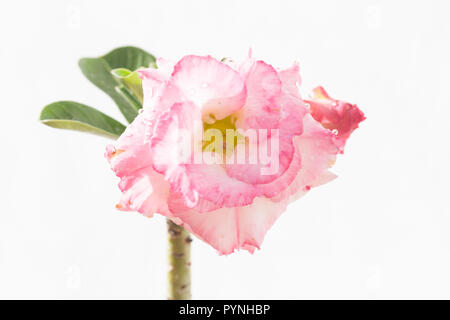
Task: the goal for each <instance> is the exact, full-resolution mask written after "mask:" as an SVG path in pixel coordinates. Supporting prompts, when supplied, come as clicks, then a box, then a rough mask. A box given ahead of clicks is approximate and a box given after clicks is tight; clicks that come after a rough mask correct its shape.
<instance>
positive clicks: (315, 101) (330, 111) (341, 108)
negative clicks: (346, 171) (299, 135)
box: [306, 87, 365, 147]
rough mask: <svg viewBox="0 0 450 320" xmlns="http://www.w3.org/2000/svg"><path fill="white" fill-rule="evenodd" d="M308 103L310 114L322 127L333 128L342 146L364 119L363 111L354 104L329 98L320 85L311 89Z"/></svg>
mask: <svg viewBox="0 0 450 320" xmlns="http://www.w3.org/2000/svg"><path fill="white" fill-rule="evenodd" d="M306 102H308V103H309V105H310V110H311V115H312V116H313V117H314V119H315V120H316V121H318V122H320V123H321V124H322V126H323V127H324V128H327V129H329V130H335V133H336V134H337V136H338V137H339V140H340V142H341V143H342V147H343V146H344V144H345V141H346V140H347V139H348V138H349V137H350V134H351V133H352V132H353V131H354V130H355V129H356V128H358V125H359V123H360V122H361V121H363V120H364V119H365V116H364V113H363V112H362V111H361V110H359V109H358V107H357V106H356V105H355V104H350V103H348V102H345V101H341V100H335V99H332V98H330V96H329V95H328V93H327V92H326V91H325V89H324V88H322V87H317V88H315V89H314V90H313V95H312V99H311V100H306Z"/></svg>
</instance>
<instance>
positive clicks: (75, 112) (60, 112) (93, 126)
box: [39, 101, 125, 139]
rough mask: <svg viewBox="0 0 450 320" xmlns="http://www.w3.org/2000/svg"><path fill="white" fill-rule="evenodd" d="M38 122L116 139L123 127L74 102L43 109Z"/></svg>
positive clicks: (60, 102) (101, 113) (92, 109)
mask: <svg viewBox="0 0 450 320" xmlns="http://www.w3.org/2000/svg"><path fill="white" fill-rule="evenodd" d="M39 120H40V121H41V122H42V123H43V124H45V125H48V126H50V127H53V128H59V129H68V130H76V131H82V132H89V133H92V134H96V135H100V136H103V137H107V138H111V139H117V138H118V137H119V136H120V135H121V134H122V132H123V131H124V130H125V126H124V125H123V124H121V123H120V122H118V121H117V120H115V119H113V118H111V117H110V116H107V115H106V114H104V113H103V112H100V111H98V110H96V109H94V108H91V107H89V106H86V105H84V104H81V103H77V102H74V101H58V102H54V103H51V104H49V105H47V106H46V107H44V109H42V112H41V116H40V118H39Z"/></svg>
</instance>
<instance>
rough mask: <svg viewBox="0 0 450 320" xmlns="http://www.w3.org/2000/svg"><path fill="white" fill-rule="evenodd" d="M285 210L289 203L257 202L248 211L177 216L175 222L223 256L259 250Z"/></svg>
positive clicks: (223, 209)
mask: <svg viewBox="0 0 450 320" xmlns="http://www.w3.org/2000/svg"><path fill="white" fill-rule="evenodd" d="M285 209H286V203H283V202H273V201H271V200H269V199H264V198H256V199H255V201H254V202H253V203H252V204H251V205H249V206H245V207H236V208H220V209H218V210H215V211H212V212H208V213H199V212H197V211H195V210H189V211H184V212H178V213H174V214H173V215H172V220H173V221H174V222H175V223H177V224H180V225H182V226H183V227H185V228H186V229H187V230H188V231H190V232H191V233H193V234H194V235H196V236H197V237H199V238H200V239H202V240H203V241H205V242H207V243H209V244H210V245H211V246H213V247H214V248H215V249H216V250H218V251H219V253H221V254H230V253H233V252H234V251H235V250H239V249H245V250H248V251H249V252H251V253H253V251H254V250H255V249H259V247H260V246H261V244H262V242H263V240H264V236H265V234H266V233H267V230H269V228H270V227H271V226H272V224H273V223H274V222H275V221H276V219H277V218H278V217H279V216H280V214H281V213H282V212H283V211H284V210H285Z"/></svg>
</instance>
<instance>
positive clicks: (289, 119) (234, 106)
mask: <svg viewBox="0 0 450 320" xmlns="http://www.w3.org/2000/svg"><path fill="white" fill-rule="evenodd" d="M157 64H158V69H151V68H150V69H145V70H142V71H140V76H141V78H142V80H143V91H144V107H143V109H142V112H141V113H140V114H139V115H138V117H137V118H136V119H135V120H134V121H133V123H132V124H130V125H129V126H128V128H127V129H126V131H125V132H124V133H123V134H122V136H121V137H120V138H119V139H118V140H117V141H116V143H115V144H114V145H110V146H108V147H107V152H106V157H107V158H108V160H109V162H110V164H111V166H112V169H113V170H114V171H115V173H116V175H117V176H118V177H120V179H121V180H120V183H119V187H120V189H121V191H122V193H123V196H122V198H121V200H120V202H119V204H117V208H118V209H120V210H126V211H138V212H140V213H142V214H144V215H145V216H148V217H151V216H152V215H153V214H154V213H159V214H162V215H164V216H166V217H167V218H169V219H171V220H172V221H174V222H175V223H177V224H179V225H182V226H183V227H185V228H186V229H187V230H188V231H190V232H191V233H193V234H194V235H196V236H197V237H199V238H201V239H203V240H204V241H206V242H207V243H209V244H210V245H212V246H213V247H214V248H215V249H217V250H218V251H219V252H220V253H221V254H229V253H232V252H233V251H234V250H238V249H246V250H248V251H250V252H253V251H254V250H255V248H259V247H260V245H261V243H262V241H263V239H264V236H265V234H266V232H267V231H268V229H269V228H270V227H271V226H272V225H273V223H274V222H275V220H276V219H277V218H278V217H279V216H280V215H281V213H283V212H284V211H285V210H286V207H287V205H288V204H289V203H290V202H292V201H293V200H295V199H298V198H299V197H300V196H302V195H303V194H305V193H306V192H308V191H309V190H310V189H311V188H312V187H315V186H318V185H321V184H323V183H326V182H328V181H330V180H332V179H334V178H335V175H334V174H332V173H331V172H329V171H328V169H329V168H330V167H331V166H332V165H333V163H334V162H335V159H336V155H337V154H338V153H342V152H343V148H344V145H345V142H346V140H347V139H348V137H349V136H350V134H351V132H352V131H353V130H354V129H355V128H357V127H358V123H359V122H361V121H362V120H364V115H363V113H362V112H361V111H360V110H359V109H358V108H357V107H356V106H355V105H351V104H349V103H346V102H343V101H338V100H333V99H331V98H330V97H329V96H328V94H327V93H326V92H325V90H324V89H323V88H321V87H319V88H316V89H315V90H314V95H313V97H312V99H311V100H309V101H304V100H302V98H301V96H300V93H299V90H298V86H299V85H300V76H299V67H298V65H297V64H294V65H293V66H291V67H290V68H288V69H286V70H277V69H275V68H274V67H272V66H271V65H269V64H267V63H265V62H263V61H261V60H256V59H254V58H252V57H248V58H246V59H245V60H244V61H243V62H242V63H235V62H231V61H224V62H221V61H218V60H216V59H214V58H212V57H210V56H193V55H190V56H185V57H183V58H182V59H181V60H180V61H178V62H177V63H176V64H172V63H170V62H169V61H166V60H163V59H159V60H158V61H157ZM206 129H214V130H215V132H219V133H221V135H223V150H225V151H226V152H225V155H224V153H223V152H222V151H223V150H222V149H221V148H222V142H219V146H218V145H217V143H218V141H221V139H218V137H217V136H216V138H215V140H214V141H215V144H214V146H215V147H214V148H210V146H211V145H212V144H208V143H209V142H208V141H206V140H207V139H206V138H203V140H200V144H201V145H200V146H199V147H198V146H197V147H195V146H194V147H193V148H191V149H188V150H189V152H188V153H187V154H186V153H185V154H184V155H182V156H180V154H179V150H182V149H183V150H184V149H185V144H186V142H187V141H188V142H190V141H194V145H195V137H196V136H199V135H200V136H202V134H204V132H205V130H206ZM229 130H231V132H238V133H237V137H239V135H241V137H242V132H244V131H248V132H249V131H251V130H254V131H256V132H257V133H258V134H259V135H257V138H256V140H255V139H249V138H248V137H244V138H243V139H241V140H239V139H237V138H236V139H235V138H233V140H231V143H230V141H228V140H226V139H225V137H226V135H227V134H228V132H229ZM219 138H222V137H219ZM225 141H226V142H225ZM239 141H241V142H242V141H244V142H245V143H248V145H249V146H248V147H246V148H247V149H246V148H244V149H241V150H245V151H244V155H245V157H246V159H247V158H249V157H251V154H250V153H251V152H250V151H249V150H257V149H258V148H262V146H263V145H264V146H269V145H270V146H277V148H278V149H277V150H276V151H277V152H273V151H274V149H271V148H270V147H269V148H268V149H270V150H271V152H269V153H270V159H269V160H268V161H265V162H264V163H262V162H261V161H260V162H257V163H249V162H248V161H247V162H244V163H242V162H236V161H228V160H229V159H230V158H232V159H234V160H235V158H233V157H234V156H235V154H234V153H236V154H237V152H236V150H237V149H238V148H239V143H240V142H239ZM252 147H256V148H255V149H251V148H252ZM264 150H265V149H264ZM219 151H220V152H219ZM230 151H231V152H230ZM228 152H230V154H231V156H230V155H229V153H228ZM205 155H208V156H211V155H216V156H217V157H216V160H217V159H221V160H222V161H218V162H216V163H205V162H201V163H199V162H196V161H194V160H195V159H198V158H202V156H205Z"/></svg>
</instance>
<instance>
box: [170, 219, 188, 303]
mask: <svg viewBox="0 0 450 320" xmlns="http://www.w3.org/2000/svg"><path fill="white" fill-rule="evenodd" d="M167 231H168V237H169V252H168V253H169V274H168V280H169V295H168V299H170V300H189V299H191V242H192V239H191V237H190V235H189V232H187V231H186V230H184V228H183V227H181V226H179V225H176V224H175V223H173V222H172V221H170V220H169V219H167Z"/></svg>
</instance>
